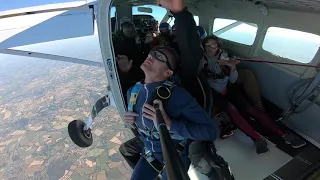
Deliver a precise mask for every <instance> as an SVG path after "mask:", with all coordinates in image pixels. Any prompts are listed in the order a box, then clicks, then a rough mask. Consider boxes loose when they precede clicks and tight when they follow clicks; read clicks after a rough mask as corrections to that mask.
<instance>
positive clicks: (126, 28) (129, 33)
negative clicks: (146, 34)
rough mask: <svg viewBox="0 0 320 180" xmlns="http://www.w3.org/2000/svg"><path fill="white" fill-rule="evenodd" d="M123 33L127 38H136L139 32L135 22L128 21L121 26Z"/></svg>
mask: <svg viewBox="0 0 320 180" xmlns="http://www.w3.org/2000/svg"><path fill="white" fill-rule="evenodd" d="M121 33H122V34H123V35H124V36H126V37H131V38H134V37H136V36H137V35H138V31H137V29H136V26H135V25H134V24H133V22H130V21H126V22H124V23H122V24H121Z"/></svg>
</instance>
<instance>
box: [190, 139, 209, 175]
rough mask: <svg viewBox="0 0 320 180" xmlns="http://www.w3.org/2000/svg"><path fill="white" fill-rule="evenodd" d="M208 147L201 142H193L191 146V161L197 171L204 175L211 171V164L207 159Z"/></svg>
mask: <svg viewBox="0 0 320 180" xmlns="http://www.w3.org/2000/svg"><path fill="white" fill-rule="evenodd" d="M205 148H206V146H205V144H204V143H203V142H201V141H193V142H192V143H191V145H190V146H189V159H190V161H191V163H192V164H193V166H194V167H195V169H196V170H198V171H199V172H200V173H202V174H208V173H209V172H210V171H211V165H210V163H209V162H208V161H207V160H206V159H205V156H204V154H205V152H206V149H205Z"/></svg>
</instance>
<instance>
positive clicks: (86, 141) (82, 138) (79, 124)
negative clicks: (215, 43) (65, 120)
mask: <svg viewBox="0 0 320 180" xmlns="http://www.w3.org/2000/svg"><path fill="white" fill-rule="evenodd" d="M85 125H86V123H84V122H83V121H81V120H73V121H71V122H70V123H69V125H68V133H69V136H70V138H71V140H72V141H73V142H74V143H75V144H76V145H77V146H79V147H83V148H84V147H89V146H91V145H92V143H93V138H92V134H91V132H89V133H88V135H85V132H84V130H83V127H84V126H85Z"/></svg>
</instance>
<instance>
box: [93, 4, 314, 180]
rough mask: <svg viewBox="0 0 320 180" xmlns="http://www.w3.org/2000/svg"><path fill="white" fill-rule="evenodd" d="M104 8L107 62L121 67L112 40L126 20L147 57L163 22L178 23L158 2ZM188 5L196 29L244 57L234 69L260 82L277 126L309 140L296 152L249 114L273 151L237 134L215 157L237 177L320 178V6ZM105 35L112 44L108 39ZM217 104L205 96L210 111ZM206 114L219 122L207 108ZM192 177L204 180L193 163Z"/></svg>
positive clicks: (117, 90)
mask: <svg viewBox="0 0 320 180" xmlns="http://www.w3.org/2000/svg"><path fill="white" fill-rule="evenodd" d="M99 3H100V4H99V5H100V7H99V10H98V14H97V15H98V30H99V38H100V46H101V51H102V55H103V57H104V61H105V64H106V63H110V64H111V65H113V66H115V67H116V66H117V63H116V60H115V59H116V58H115V55H116V53H115V51H117V50H116V48H117V47H116V45H115V42H116V41H117V39H118V38H119V36H121V33H123V32H122V28H121V24H122V23H124V22H126V21H131V22H133V23H134V25H135V28H136V29H137V32H138V35H137V37H136V39H137V41H136V42H137V44H139V48H140V49H141V50H142V51H143V52H144V53H146V54H148V53H149V52H148V51H150V48H149V47H150V46H151V43H152V37H153V36H152V33H159V29H161V26H162V24H165V25H168V24H169V28H168V29H169V31H171V32H170V33H173V30H174V27H173V26H174V22H175V18H174V17H173V15H172V14H171V12H170V11H167V10H166V9H164V8H163V7H161V6H159V5H158V4H157V3H156V2H155V1H150V0H139V1H138V0H130V1H128V0H114V1H113V2H112V4H110V3H111V2H110V1H106V2H104V1H102V2H99ZM185 3H186V6H187V8H188V10H189V11H190V12H191V13H192V14H193V16H194V21H195V23H196V25H197V26H201V27H202V28H203V29H204V30H205V31H206V33H207V35H208V36H210V35H215V36H217V37H219V38H220V40H221V42H222V43H221V48H222V49H223V50H225V51H226V52H228V54H230V55H232V56H235V57H239V58H241V59H243V61H241V63H239V64H237V69H247V70H250V71H251V72H253V74H251V75H252V76H254V77H255V78H256V81H257V82H258V86H259V91H260V93H261V97H262V104H263V106H264V107H265V111H266V113H267V114H268V116H269V117H270V118H271V119H272V121H273V123H274V124H275V125H276V126H277V127H278V128H280V129H281V130H283V131H285V132H290V133H293V134H295V135H296V136H298V137H300V138H301V139H303V140H304V141H306V145H305V146H304V147H302V148H297V149H295V148H292V147H291V146H290V145H288V144H286V143H285V142H283V141H282V140H281V138H280V137H278V136H276V135H275V134H274V133H271V132H270V131H266V129H265V128H264V127H263V126H261V125H259V123H257V121H256V120H255V119H254V118H250V117H248V118H247V120H248V122H249V124H250V125H251V126H252V127H254V129H255V130H256V131H257V132H258V133H259V134H260V135H261V136H263V137H264V138H265V139H266V141H267V143H268V148H269V152H267V153H264V154H259V155H258V154H257V153H256V149H255V146H254V143H253V141H252V140H251V139H250V138H249V137H248V136H247V135H246V134H244V133H243V132H242V131H240V130H239V129H238V130H236V131H234V134H233V135H232V136H231V137H228V138H226V139H223V140H222V139H218V140H217V141H216V148H217V153H218V154H219V155H221V156H222V157H223V158H224V159H225V160H226V161H227V162H228V164H229V166H230V169H231V172H232V173H233V175H234V178H235V179H237V180H251V179H252V180H259V179H266V180H272V179H274V180H282V179H286V180H287V179H288V180H289V179H290V180H293V179H305V180H307V179H310V180H311V179H317V178H320V176H319V175H318V176H316V177H317V178H316V177H315V176H314V174H315V173H316V172H317V171H319V170H318V168H319V161H320V150H319V148H320V131H319V127H320V120H319V117H320V98H319V92H320V89H319V87H320V86H319V83H320V73H319V68H318V67H317V66H318V65H319V64H320V50H319V47H320V24H319V23H317V22H318V19H320V1H318V0H317V1H311V0H260V1H257V0H201V1H199V0H186V1H185ZM159 26H160V28H159ZM177 28H178V27H177ZM160 31H161V30H160ZM186 31H187V29H186ZM160 33H161V32H160ZM106 38H108V39H110V42H109V41H103V39H106ZM199 38H200V37H199ZM111 39H112V40H111ZM112 43H113V44H112ZM148 48H149V49H148ZM109 57H111V58H110V59H111V60H112V61H111V62H109V60H110V59H109ZM107 61H108V62H107ZM269 62H271V63H269ZM309 65H310V66H309ZM106 69H107V76H108V81H109V85H110V87H111V90H113V95H114V100H115V102H116V105H117V108H118V110H119V111H120V113H121V114H123V112H124V111H125V109H126V103H125V101H126V100H125V95H124V94H125V93H126V92H124V90H122V91H121V81H120V78H119V74H120V72H119V69H118V70H117V68H114V70H115V71H113V72H111V71H110V69H109V70H108V67H106ZM133 75H134V74H133ZM213 101H214V99H212V98H210V96H206V102H207V105H208V104H209V105H208V106H210V104H212V102H213ZM206 111H207V112H208V113H209V114H211V116H212V117H215V115H214V113H212V111H211V109H210V107H207V108H206ZM188 174H189V176H190V179H194V180H197V179H199V180H202V179H207V177H206V176H204V175H202V174H201V173H199V172H198V171H197V170H196V169H195V168H193V166H192V165H191V166H190V169H189V171H188Z"/></svg>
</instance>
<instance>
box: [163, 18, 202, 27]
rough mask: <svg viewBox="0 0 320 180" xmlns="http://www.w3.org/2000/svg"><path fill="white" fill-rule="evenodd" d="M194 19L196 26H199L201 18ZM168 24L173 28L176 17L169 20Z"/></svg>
mask: <svg viewBox="0 0 320 180" xmlns="http://www.w3.org/2000/svg"><path fill="white" fill-rule="evenodd" d="M193 19H194V21H195V22H196V25H197V26H199V16H193ZM167 23H169V24H170V26H171V27H172V26H173V25H174V17H172V18H169V19H168V21H167Z"/></svg>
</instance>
